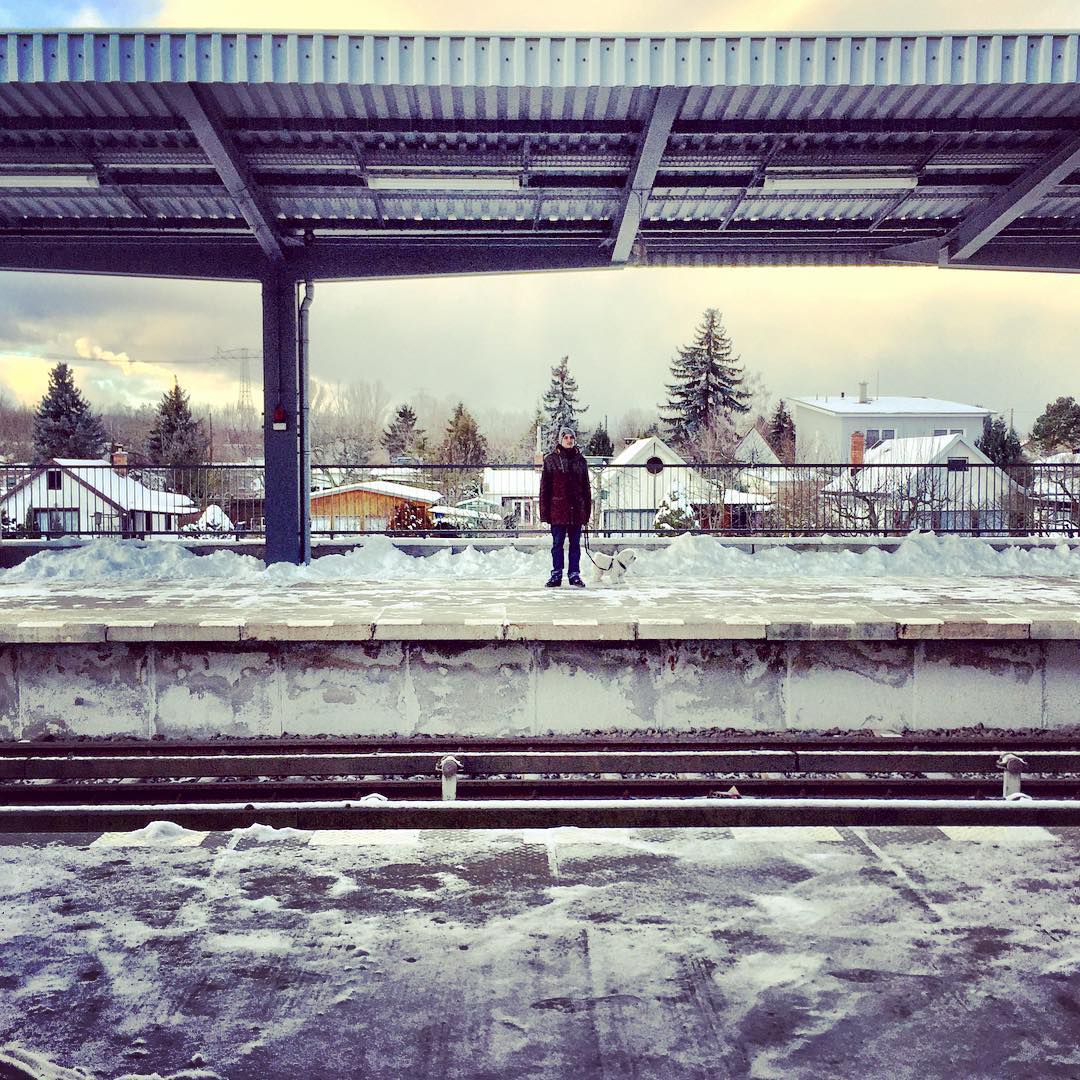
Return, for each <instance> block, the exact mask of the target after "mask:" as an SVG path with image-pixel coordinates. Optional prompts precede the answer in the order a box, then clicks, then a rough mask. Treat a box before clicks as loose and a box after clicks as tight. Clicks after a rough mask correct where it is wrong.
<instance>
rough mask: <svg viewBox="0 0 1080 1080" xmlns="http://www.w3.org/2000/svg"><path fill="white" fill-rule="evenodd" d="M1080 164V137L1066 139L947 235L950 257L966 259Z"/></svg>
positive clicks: (954, 260) (950, 258)
mask: <svg viewBox="0 0 1080 1080" xmlns="http://www.w3.org/2000/svg"><path fill="white" fill-rule="evenodd" d="M1077 168H1080V137H1078V138H1074V139H1072V140H1070V141H1069V142H1067V143H1066V144H1065V145H1064V146H1063V147H1062V148H1061V149H1060V150H1058V151H1057V153H1055V154H1052V155H1051V156H1050V157H1048V158H1047V159H1046V160H1045V161H1043V162H1042V163H1041V164H1040V165H1039V166H1037V167H1036V168H1034V169H1032V170H1031V171H1030V172H1027V173H1025V174H1024V175H1023V176H1021V177H1020V178H1019V179H1018V180H1017V181H1015V183H1013V184H1011V185H1010V186H1009V187H1008V188H1007V189H1006V190H1005V191H1004V192H1002V193H1001V195H999V196H998V197H997V198H996V199H994V201H993V202H992V203H990V205H989V206H987V207H985V208H984V209H982V210H979V211H977V212H976V213H974V214H972V215H971V217H970V218H968V219H967V220H966V221H964V222H963V223H962V224H961V225H960V227H959V228H958V229H956V230H955V231H954V232H953V233H952V234H950V236H949V237H948V243H947V246H946V251H947V256H946V257H947V260H948V261H949V262H953V263H961V262H966V261H967V260H968V259H970V258H971V257H972V256H973V255H974V254H975V253H976V252H977V251H979V249H980V248H982V247H983V246H984V245H985V244H987V243H989V242H990V241H991V240H993V238H994V237H995V236H997V235H998V234H999V233H1000V232H1001V231H1002V230H1003V229H1005V228H1007V227H1008V226H1009V225H1010V224H1011V223H1012V222H1014V221H1015V220H1016V219H1017V218H1019V217H1022V216H1023V215H1024V214H1026V213H1027V212H1028V211H1029V210H1032V209H1034V208H1035V207H1036V206H1037V205H1038V204H1039V203H1040V202H1041V201H1042V199H1043V197H1044V196H1045V195H1046V193H1047V192H1048V191H1049V190H1050V189H1051V188H1053V187H1056V186H1057V185H1058V184H1059V183H1061V182H1062V181H1063V180H1064V179H1065V178H1066V177H1067V176H1069V175H1070V174H1071V173H1072V172H1074V171H1075V170H1076V169H1077Z"/></svg>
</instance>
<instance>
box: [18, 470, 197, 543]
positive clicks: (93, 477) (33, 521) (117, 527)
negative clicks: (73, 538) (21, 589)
mask: <svg viewBox="0 0 1080 1080" xmlns="http://www.w3.org/2000/svg"><path fill="white" fill-rule="evenodd" d="M198 513H199V506H198V504H197V503H196V502H195V501H194V500H193V499H191V498H190V497H189V496H187V495H184V494H180V493H178V492H175V491H166V490H161V489H157V488H152V487H148V486H147V485H146V484H144V483H143V482H142V481H141V480H139V479H137V478H136V477H135V476H132V475H130V474H129V471H128V468H127V457H126V455H124V454H116V455H113V460H112V461H105V460H103V459H96V458H90V459H81V458H53V459H51V460H49V461H47V462H45V464H44V465H40V466H37V467H34V468H30V469H28V470H27V472H26V474H25V475H24V476H22V477H21V478H20V479H19V480H18V482H17V483H15V484H14V486H13V487H12V488H11V489H10V490H9V491H7V492H6V493H4V494H3V496H2V497H0V518H2V519H3V521H4V522H5V526H4V528H5V532H6V533H7V534H8V535H12V534H17V535H25V536H46V537H53V536H64V535H67V534H76V535H78V534H89V535H115V536H144V535H147V534H154V533H171V532H175V531H176V530H177V529H178V528H179V527H180V525H181V524H183V523H184V522H185V521H188V520H190V519H191V515H192V514H198Z"/></svg>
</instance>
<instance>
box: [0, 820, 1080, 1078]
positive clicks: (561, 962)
mask: <svg viewBox="0 0 1080 1080" xmlns="http://www.w3.org/2000/svg"><path fill="white" fill-rule="evenodd" d="M1078 854H1080V830H1057V829H1053V830H1046V829H1042V828H1020V829H1009V828H1002V829H993V828H991V829H981V828H972V827H952V828H945V829H937V828H929V827H927V828H908V829H866V828H850V829H849V828H841V829H832V828H825V827H817V828H793V829H784V828H778V829H715V830H696V829H684V830H677V831H676V830H622V829H611V830H597V831H590V830H576V829H556V830H544V831H539V830H530V831H524V832H523V831H505V832H486V833H482V832H472V833H458V832H421V833H414V832H390V833H386V832H382V833H374V834H373V833H369V832H341V833H325V832H324V833H315V834H310V833H299V832H293V831H289V830H281V831H275V830H273V829H269V828H266V827H259V826H255V827H252V828H250V829H246V830H243V831H239V832H232V833H209V834H207V833H193V832H187V831H184V830H180V829H178V828H176V827H175V826H169V825H167V824H158V825H156V826H152V827H150V828H148V829H145V830H142V831H141V832H139V833H134V834H105V835H80V836H72V837H69V838H68V839H67V840H66V841H65V842H61V843H51V844H48V846H45V841H44V838H42V837H40V836H26V837H20V836H12V835H7V836H3V835H0V909H2V910H3V911H4V913H5V917H4V919H3V920H2V923H0V941H2V942H3V945H4V956H5V970H4V973H3V986H4V993H3V994H2V995H0V1062H2V1061H4V1060H5V1057H6V1058H7V1059H8V1060H10V1061H21V1062H23V1063H24V1065H23V1068H24V1070H25V1071H24V1072H22V1073H20V1072H16V1071H15V1070H14V1067H13V1066H8V1068H9V1070H10V1073H9V1072H4V1075H9V1074H10V1075H13V1076H22V1075H30V1076H34V1077H42V1078H48V1080H86V1078H88V1077H93V1078H100V1080H104V1078H105V1077H114V1076H118V1075H120V1074H123V1075H124V1076H131V1077H133V1078H134V1077H147V1078H149V1077H153V1076H158V1077H161V1078H163V1080H164V1078H169V1077H173V1078H175V1080H180V1078H182V1077H196V1076H197V1077H200V1078H203V1080H223V1078H228V1080H279V1078H281V1080H285V1078H288V1080H293V1078H295V1077H299V1076H313V1077H314V1076H318V1077H347V1076H365V1077H369V1076H370V1077H380V1078H384V1080H398V1078H400V1080H417V1078H419V1077H428V1076H431V1077H434V1076H438V1077H443V1078H445V1080H465V1078H475V1077H499V1078H500V1080H517V1078H520V1080H524V1078H526V1077H529V1078H548V1077H551V1078H562V1077H582V1078H589V1077H631V1076H635V1077H642V1078H646V1077H663V1078H664V1080H691V1078H692V1080H704V1078H710V1080H711V1078H715V1077H749V1076H758V1077H785V1078H791V1080H817V1078H820V1077H824V1076H828V1077H834V1078H837V1080H847V1078H852V1080H854V1078H856V1077H859V1078H861V1077H867V1076H871V1077H896V1078H897V1080H906V1078H910V1080H914V1078H916V1077H917V1078H919V1080H944V1078H950V1080H951V1078H953V1077H957V1076H963V1077H991V1076H993V1077H1022V1076H1023V1077H1027V1076H1039V1077H1061V1078H1064V1077H1075V1076H1076V1075H1077V1073H1078V1071H1080V1054H1078V1051H1077V1040H1076V1024H1077V1017H1076V1004H1075V1003H1076V1001H1077V1000H1078V997H1080V975H1078V972H1077V964H1076V960H1075V956H1074V955H1073V954H1074V952H1075V950H1070V948H1069V947H1068V943H1069V942H1070V941H1075V939H1076V934H1077V931H1078V924H1077V914H1076V904H1075V903H1073V902H1072V901H1071V899H1070V898H1071V897H1073V896H1075V894H1076V892H1077V890H1078V889H1080V859H1078V858H1077V856H1078ZM75 1069H80V1070H85V1071H79V1072H75V1071H74V1070H75ZM3 1071H4V1070H3V1066H0V1072H3Z"/></svg>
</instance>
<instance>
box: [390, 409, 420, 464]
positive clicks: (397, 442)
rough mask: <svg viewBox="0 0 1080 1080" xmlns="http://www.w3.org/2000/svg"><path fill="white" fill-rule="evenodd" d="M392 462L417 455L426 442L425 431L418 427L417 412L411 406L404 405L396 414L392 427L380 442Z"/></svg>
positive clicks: (391, 423)
mask: <svg viewBox="0 0 1080 1080" xmlns="http://www.w3.org/2000/svg"><path fill="white" fill-rule="evenodd" d="M379 441H380V442H381V443H382V445H383V449H384V450H385V451H386V452H387V454H388V455H389V457H390V460H391V461H393V460H394V458H397V457H403V456H404V455H406V454H412V453H415V452H416V450H417V449H418V448H419V446H420V445H422V443H423V441H424V431H423V429H422V428H419V427H417V426H416V412H415V411H414V410H413V408H412V407H411V406H410V405H402V406H400V407H399V408H398V411H397V412H396V413H395V414H394V419H393V420H392V421H391V422H390V426H389V427H388V428H387V429H386V431H384V432H383V435H382V438H381V439H380V440H379Z"/></svg>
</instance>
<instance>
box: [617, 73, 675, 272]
mask: <svg viewBox="0 0 1080 1080" xmlns="http://www.w3.org/2000/svg"><path fill="white" fill-rule="evenodd" d="M686 94H687V91H686V90H685V89H680V88H679V87H676V86H663V87H661V88H660V89H659V90H657V92H656V97H655V98H654V100H653V107H652V112H651V113H650V114H649V120H648V122H647V123H646V125H645V129H644V131H643V132H642V134H641V139H640V140H639V142H638V147H637V151H636V152H635V154H634V160H633V163H632V164H631V166H630V175H629V176H628V177H627V180H626V186H625V187H624V188H623V193H622V197H621V198H620V200H619V210H618V213H617V214H616V215H615V220H614V222H613V223H612V227H611V243H612V247H611V261H612V262H613V263H616V264H620V265H621V264H622V263H625V262H626V260H627V259H629V258H630V249H631V248H632V247H633V244H634V239H635V237H636V236H637V231H638V225H640V224H641V219H642V218H643V217H644V216H645V207H646V206H647V205H648V202H649V197H650V196H651V195H652V189H653V181H655V179H656V173H657V170H658V169H659V168H660V160H661V158H663V156H664V150H665V149H666V148H667V141H668V135H669V134H670V133H671V126H672V124H674V123H675V118H676V117H677V116H678V115H679V110H680V109H681V108H682V104H683V102H684V101H685V100H686Z"/></svg>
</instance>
